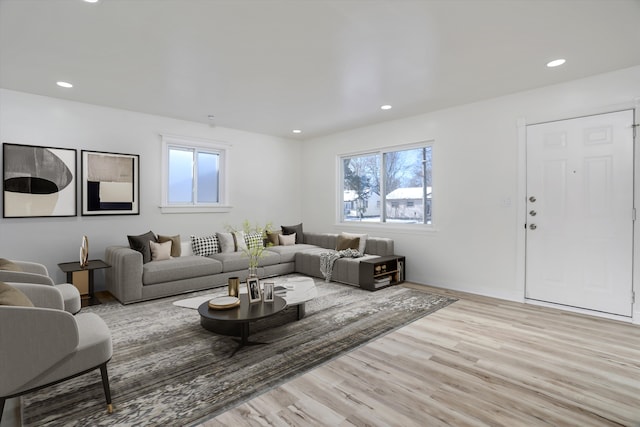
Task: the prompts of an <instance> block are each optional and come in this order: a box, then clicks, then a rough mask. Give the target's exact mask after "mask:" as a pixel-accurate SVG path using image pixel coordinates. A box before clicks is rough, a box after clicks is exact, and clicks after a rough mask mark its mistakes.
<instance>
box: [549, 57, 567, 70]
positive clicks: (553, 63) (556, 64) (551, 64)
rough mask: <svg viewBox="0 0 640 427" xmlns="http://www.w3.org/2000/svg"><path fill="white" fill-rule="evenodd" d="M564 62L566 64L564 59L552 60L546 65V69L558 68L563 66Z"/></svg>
mask: <svg viewBox="0 0 640 427" xmlns="http://www.w3.org/2000/svg"><path fill="white" fill-rule="evenodd" d="M565 62H567V61H566V60H564V59H554V60H553V61H551V62H548V63H547V67H549V68H553V67H559V66H560V65H562V64H564V63H565Z"/></svg>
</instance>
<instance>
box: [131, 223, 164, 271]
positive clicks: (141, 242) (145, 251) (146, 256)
mask: <svg viewBox="0 0 640 427" xmlns="http://www.w3.org/2000/svg"><path fill="white" fill-rule="evenodd" d="M127 239H128V240H129V247H130V248H131V249H133V250H134V251H138V252H140V253H141V254H142V263H143V264H146V263H148V262H149V261H151V247H150V246H149V242H157V241H158V240H157V239H156V235H155V234H153V231H148V232H146V233H144V234H140V235H139V236H127Z"/></svg>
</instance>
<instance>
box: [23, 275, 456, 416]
mask: <svg viewBox="0 0 640 427" xmlns="http://www.w3.org/2000/svg"><path fill="white" fill-rule="evenodd" d="M316 286H317V287H318V297H317V298H315V299H314V300H312V301H309V302H307V306H306V317H305V318H303V319H302V320H299V321H296V320H295V317H296V309H295V307H292V308H288V309H285V310H284V311H283V312H281V313H280V314H278V315H276V316H273V317H271V318H269V319H264V320H262V321H260V322H257V323H252V324H251V339H252V340H256V341H262V342H267V343H269V344H266V345H259V346H249V347H245V348H243V349H242V350H240V351H239V352H238V353H236V355H235V356H233V357H230V355H231V354H232V352H233V350H234V349H235V348H236V345H237V344H236V342H235V341H233V339H232V338H231V337H225V336H219V335H216V334H214V333H211V332H209V331H207V330H205V329H203V328H202V327H201V326H200V317H199V315H198V312H197V310H193V309H189V308H183V307H178V306H175V305H173V302H175V301H178V300H181V299H185V298H188V297H198V296H203V295H210V294H212V292H213V293H216V292H215V291H211V290H209V291H205V292H199V293H193V294H188V295H181V296H178V297H172V298H164V299H162V300H156V301H150V302H144V303H138V304H131V305H127V306H122V305H120V304H119V303H117V302H112V303H107V304H102V305H98V306H93V307H88V308H85V309H83V310H84V311H87V312H93V313H97V314H98V315H100V316H101V317H102V318H103V319H104V320H105V322H106V323H107V324H108V326H109V328H110V329H111V333H112V336H113V348H114V354H113V358H112V359H111V362H109V365H108V369H109V377H110V382H111V393H112V397H113V405H114V412H113V413H112V414H110V415H109V414H107V413H106V406H105V402H104V394H103V391H102V384H101V381H100V374H99V371H98V370H96V371H95V373H89V374H86V375H83V376H81V377H78V378H75V379H73V380H70V381H66V382H63V383H61V384H58V385H56V386H53V387H49V388H46V389H43V390H41V391H39V392H36V393H32V394H29V395H26V396H25V397H24V398H23V406H24V425H26V426H47V425H51V426H53V425H55V426H59V425H64V426H130V425H145V426H185V425H193V424H194V423H199V422H203V421H205V420H207V419H209V418H211V417H214V416H215V415H217V414H219V413H221V412H223V411H225V410H227V409H229V408H231V407H233V406H236V405H238V404H240V403H242V402H244V401H246V400H248V399H251V398H252V397H255V396H257V395H258V394H260V393H263V392H265V391H267V390H269V389H271V388H273V387H275V386H278V385H280V384H282V383H283V382H285V381H287V380H289V379H291V378H293V377H295V376H298V375H301V374H303V373H305V372H307V371H309V370H310V369H312V368H314V367H316V366H318V365H320V364H323V363H325V362H327V361H329V360H331V359H333V358H335V357H338V356H340V355H343V354H345V353H346V352H348V351H351V350H353V349H355V348H357V347H360V346H362V345H364V344H366V343H367V342H369V341H371V340H373V339H375V338H376V337H379V336H381V335H384V334H386V333H388V332H391V331H393V330H395V329H398V328H400V327H402V326H403V325H406V324H408V323H410V322H413V321H415V320H417V319H419V318H421V317H423V316H425V315H427V314H429V313H433V312H434V311H436V310H438V309H440V308H443V307H445V306H447V305H449V304H451V303H452V302H454V301H455V299H452V298H447V297H443V296H439V295H434V294H429V293H426V292H421V291H418V290H414V289H409V288H405V287H402V286H393V287H389V288H385V289H381V290H379V291H377V292H368V291H364V290H361V289H359V288H355V287H351V286H346V285H340V284H336V283H326V282H324V281H322V280H317V281H316ZM225 291H226V289H225V288H222V289H220V290H219V291H218V295H223V294H224V292H225Z"/></svg>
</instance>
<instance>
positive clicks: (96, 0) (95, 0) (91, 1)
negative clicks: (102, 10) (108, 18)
mask: <svg viewBox="0 0 640 427" xmlns="http://www.w3.org/2000/svg"><path fill="white" fill-rule="evenodd" d="M84 1H86V2H87V3H98V0H84Z"/></svg>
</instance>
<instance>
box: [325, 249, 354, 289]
mask: <svg viewBox="0 0 640 427" xmlns="http://www.w3.org/2000/svg"><path fill="white" fill-rule="evenodd" d="M361 256H362V254H361V253H360V252H359V251H357V250H355V249H345V250H342V251H333V252H323V253H321V254H320V273H322V276H324V281H325V282H330V281H331V274H332V273H333V264H334V263H335V262H336V260H337V259H340V258H360V257H361Z"/></svg>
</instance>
